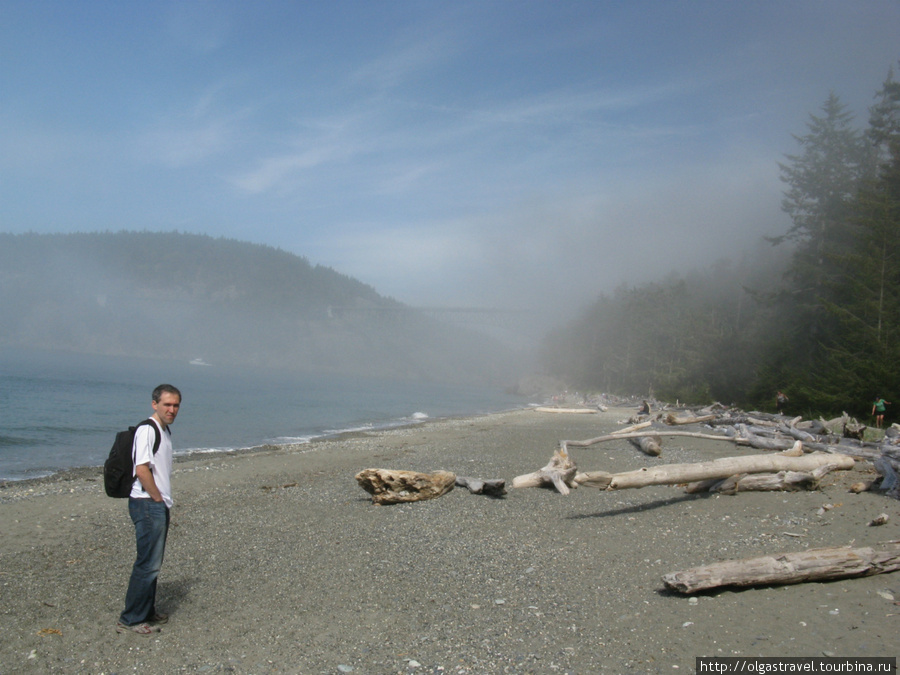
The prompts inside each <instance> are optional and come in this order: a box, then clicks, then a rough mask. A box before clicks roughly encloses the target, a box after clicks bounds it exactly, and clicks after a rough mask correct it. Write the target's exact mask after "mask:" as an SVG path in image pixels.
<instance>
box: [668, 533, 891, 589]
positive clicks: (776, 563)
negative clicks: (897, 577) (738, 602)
mask: <svg viewBox="0 0 900 675" xmlns="http://www.w3.org/2000/svg"><path fill="white" fill-rule="evenodd" d="M898 569H900V542H897V541H893V542H889V543H887V544H884V545H882V546H881V547H880V548H877V549H876V548H872V547H865V548H856V549H852V548H849V547H838V548H818V549H810V550H808V551H802V552H800V553H783V554H781V555H775V556H762V557H759V558H747V559H744V560H725V561H723V562H719V563H713V564H711V565H706V566H704V567H694V568H691V569H688V570H684V571H682V572H672V573H670V574H666V575H664V576H663V582H664V583H665V585H666V586H667V587H668V588H670V589H672V590H674V591H678V592H679V593H686V594H689V593H697V592H698V591H706V590H709V589H711V588H719V587H722V586H769V585H777V584H797V583H801V582H804V581H825V580H828V579H844V578H847V577H865V576H871V575H873V574H883V573H885V572H895V571H896V570H898Z"/></svg>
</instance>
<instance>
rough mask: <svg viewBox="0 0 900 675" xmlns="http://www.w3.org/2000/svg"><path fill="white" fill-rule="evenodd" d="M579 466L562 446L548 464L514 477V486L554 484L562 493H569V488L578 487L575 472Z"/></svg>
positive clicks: (525, 486)
mask: <svg viewBox="0 0 900 675" xmlns="http://www.w3.org/2000/svg"><path fill="white" fill-rule="evenodd" d="M577 472H578V467H576V466H575V463H574V462H573V461H572V460H571V459H570V458H569V453H568V452H566V449H565V447H563V446H560V448H559V449H558V450H557V451H556V452H555V453H554V454H553V457H551V458H550V461H549V462H548V463H547V465H546V466H545V467H544V468H542V469H538V470H537V471H534V472H533V473H528V474H525V475H523V476H516V477H515V478H513V482H512V486H513V487H514V488H527V487H543V486H546V485H553V487H555V488H556V490H557V492H559V493H560V494H564V495H567V494H569V488H574V487H576V485H575V482H574V481H575V474H576V473H577Z"/></svg>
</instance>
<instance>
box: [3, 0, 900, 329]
mask: <svg viewBox="0 0 900 675" xmlns="http://www.w3.org/2000/svg"><path fill="white" fill-rule="evenodd" d="M898 59H900V2H897V1H896V0H871V1H869V0H853V1H851V0H846V1H841V2H838V1H834V0H771V1H770V0H754V1H752V2H745V1H739V0H734V1H730V0H717V1H714V2H710V1H705V0H691V1H687V0H684V1H680V0H665V1H663V0H658V1H649V0H631V1H628V2H625V1H618V0H616V1H604V0H588V1H576V0H572V1H567V0H552V1H551V0H520V1H512V0H471V1H470V0H454V1H441V0H416V1H408V0H391V1H388V0H384V1H377V0H352V1H351V0H346V1H345V0H332V1H329V2H321V1H318V0H310V1H293V2H287V1H275V0H272V1H267V0H254V1H253V2H249V1H244V0H241V1H234V0H217V1H215V2H213V1H209V2H206V1H194V0H177V1H168V0H153V1H149V0H133V1H129V2H121V1H120V0H114V1H108V0H90V1H89V2H86V1H84V0H69V1H63V0H0V63H2V64H3V65H2V67H0V231H3V232H13V233H21V232H38V233H59V232H98V231H119V230H149V231H163V232H172V231H179V232H187V233H197V234H207V235H211V236H214V237H225V238H229V239H237V240H240V241H248V242H253V243H258V244H265V245H270V246H273V247H277V248H280V249H283V250H285V251H289V252H291V253H295V254H297V255H300V256H303V257H305V258H307V259H308V260H309V261H310V262H311V263H313V264H317V265H324V266H327V267H331V268H334V269H335V270H337V271H338V272H341V273H343V274H346V275H349V276H351V277H354V278H357V279H359V280H360V281H362V282H364V283H366V284H369V285H371V286H372V287H374V288H375V290H377V291H378V292H379V293H381V294H383V295H387V296H390V297H392V298H395V299H397V300H399V301H401V302H404V303H408V304H410V305H413V306H420V307H432V308H434V307H448V308H461V307H469V308H471V307H482V308H483V307H491V308H504V309H514V310H525V311H528V310H532V309H536V308H541V307H555V308H563V307H566V308H570V307H577V306H578V304H579V303H583V302H586V301H589V300H591V299H593V298H594V297H596V296H597V295H598V294H600V293H603V292H609V291H611V290H612V289H613V288H614V287H615V286H616V285H618V284H620V283H626V284H637V283H643V282H644V281H648V280H655V279H658V278H662V277H664V276H665V275H667V274H668V273H670V272H672V271H676V272H677V271H683V272H687V271H690V270H691V269H695V268H702V267H705V266H706V265H707V264H709V263H711V262H712V261H714V260H715V259H717V258H722V257H727V258H731V259H736V258H739V257H740V256H741V253H742V251H746V250H748V249H750V248H752V247H754V246H756V245H757V244H758V242H759V240H760V238H761V237H762V236H763V235H767V234H768V235H772V234H778V233H781V232H783V231H784V230H785V229H786V228H787V226H788V222H787V220H786V217H785V215H784V214H783V213H782V212H781V208H780V205H781V198H782V191H783V189H784V186H783V184H782V183H781V181H780V177H779V169H778V163H779V162H781V161H784V159H785V155H786V154H790V153H794V152H796V151H797V146H796V142H795V140H794V138H793V136H792V135H793V134H799V135H802V134H803V133H805V131H806V124H807V122H808V121H809V116H810V114H815V113H818V112H819V111H820V107H821V105H822V104H823V103H824V102H825V100H826V98H827V97H828V95H829V93H830V92H834V93H836V94H837V95H838V96H839V98H840V99H841V101H843V102H844V103H845V104H846V105H847V106H848V107H849V109H850V110H851V111H853V112H854V113H855V114H856V115H857V123H858V124H859V125H860V126H863V125H864V124H865V121H866V119H867V110H868V106H870V105H871V104H872V103H873V101H874V95H875V93H876V92H877V91H878V90H879V89H880V87H881V85H882V83H883V82H884V81H885V79H886V77H887V75H888V71H889V69H890V68H891V67H896V66H897V65H898Z"/></svg>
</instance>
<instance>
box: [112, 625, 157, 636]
mask: <svg viewBox="0 0 900 675" xmlns="http://www.w3.org/2000/svg"><path fill="white" fill-rule="evenodd" d="M116 632H117V633H135V634H137V635H143V636H145V637H146V636H150V635H152V634H153V633H158V632H159V628H154V627H153V626H151V625H150V624H148V623H135V624H132V625H130V626H129V625H127V624H124V623H122V622H121V621H118V622H116Z"/></svg>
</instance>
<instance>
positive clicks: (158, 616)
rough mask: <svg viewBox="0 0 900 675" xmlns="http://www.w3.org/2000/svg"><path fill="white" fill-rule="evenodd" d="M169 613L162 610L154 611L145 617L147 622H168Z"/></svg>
mask: <svg viewBox="0 0 900 675" xmlns="http://www.w3.org/2000/svg"><path fill="white" fill-rule="evenodd" d="M168 621H169V615H168V614H166V613H164V612H154V613H153V615H152V616H151V617H150V618H149V619H147V623H168Z"/></svg>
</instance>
